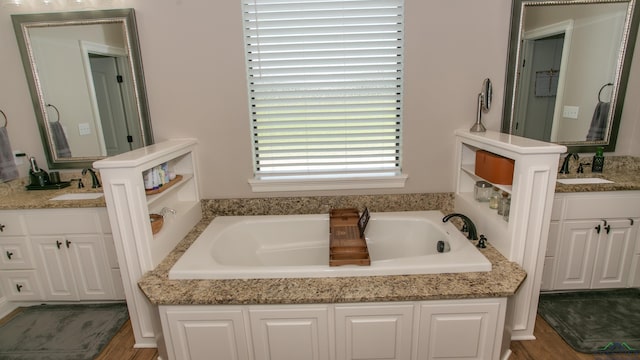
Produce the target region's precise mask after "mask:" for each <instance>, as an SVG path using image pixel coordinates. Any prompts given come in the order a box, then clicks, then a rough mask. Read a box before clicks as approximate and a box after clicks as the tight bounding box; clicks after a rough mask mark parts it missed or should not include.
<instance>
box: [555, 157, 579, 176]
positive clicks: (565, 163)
mask: <svg viewBox="0 0 640 360" xmlns="http://www.w3.org/2000/svg"><path fill="white" fill-rule="evenodd" d="M571 157H573V158H574V159H576V160H578V159H579V158H580V157H579V156H578V154H576V153H568V154H567V156H566V157H565V158H564V161H563V162H562V167H561V168H560V171H559V172H560V174H568V173H569V161H570V160H571Z"/></svg>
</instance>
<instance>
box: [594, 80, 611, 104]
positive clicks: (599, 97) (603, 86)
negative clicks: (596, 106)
mask: <svg viewBox="0 0 640 360" xmlns="http://www.w3.org/2000/svg"><path fill="white" fill-rule="evenodd" d="M607 86H613V83H606V84H604V85H602V87H601V88H600V91H598V101H600V102H603V101H602V98H601V95H602V90H604V88H606V87H607Z"/></svg>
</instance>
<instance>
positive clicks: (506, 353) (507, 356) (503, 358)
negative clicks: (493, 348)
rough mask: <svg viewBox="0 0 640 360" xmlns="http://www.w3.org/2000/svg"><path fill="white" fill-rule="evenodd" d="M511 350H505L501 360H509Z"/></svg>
mask: <svg viewBox="0 0 640 360" xmlns="http://www.w3.org/2000/svg"><path fill="white" fill-rule="evenodd" d="M511 354H512V352H511V349H509V350H507V351H505V352H504V354H502V360H509V358H510V357H511Z"/></svg>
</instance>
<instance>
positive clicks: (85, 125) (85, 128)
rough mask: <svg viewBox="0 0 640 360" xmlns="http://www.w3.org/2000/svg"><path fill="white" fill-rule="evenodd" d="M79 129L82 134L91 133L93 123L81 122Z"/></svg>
mask: <svg viewBox="0 0 640 360" xmlns="http://www.w3.org/2000/svg"><path fill="white" fill-rule="evenodd" d="M78 131H79V132H80V135H89V134H91V125H89V123H80V124H78Z"/></svg>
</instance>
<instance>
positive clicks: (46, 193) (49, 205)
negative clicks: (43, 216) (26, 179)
mask: <svg viewBox="0 0 640 360" xmlns="http://www.w3.org/2000/svg"><path fill="white" fill-rule="evenodd" d="M90 192H102V189H101V188H98V189H92V188H83V189H78V188H77V187H76V186H74V185H73V184H72V185H71V186H69V187H66V188H64V189H59V190H26V189H24V187H22V188H20V189H14V190H13V191H11V192H9V193H7V194H5V195H4V196H2V201H0V210H24V209H63V208H89V207H105V206H106V204H105V200H104V196H102V197H100V198H97V199H91V200H49V199H51V198H53V197H56V196H58V195H63V194H72V193H90Z"/></svg>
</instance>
